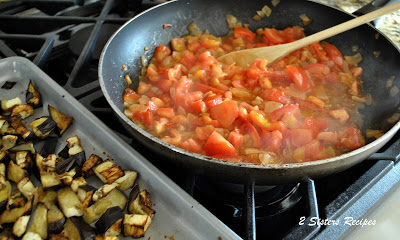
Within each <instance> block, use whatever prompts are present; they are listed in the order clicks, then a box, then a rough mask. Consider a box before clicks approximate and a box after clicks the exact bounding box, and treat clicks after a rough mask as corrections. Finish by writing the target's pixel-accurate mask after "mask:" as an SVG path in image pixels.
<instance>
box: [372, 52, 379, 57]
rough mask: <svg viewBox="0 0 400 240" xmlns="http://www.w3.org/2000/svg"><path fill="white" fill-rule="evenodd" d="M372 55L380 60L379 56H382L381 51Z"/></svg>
mask: <svg viewBox="0 0 400 240" xmlns="http://www.w3.org/2000/svg"><path fill="white" fill-rule="evenodd" d="M372 54H373V55H374V57H376V58H378V57H379V55H381V52H380V51H373V52H372Z"/></svg>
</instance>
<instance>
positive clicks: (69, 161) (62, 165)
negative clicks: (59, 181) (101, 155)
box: [56, 156, 76, 174]
mask: <svg viewBox="0 0 400 240" xmlns="http://www.w3.org/2000/svg"><path fill="white" fill-rule="evenodd" d="M75 166H76V158H75V157H74V156H72V157H69V158H66V159H61V160H60V161H59V162H57V163H56V172H57V173H58V174H63V173H66V172H68V171H71V170H72V169H74V167H75Z"/></svg>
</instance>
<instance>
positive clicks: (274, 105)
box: [264, 101, 283, 113]
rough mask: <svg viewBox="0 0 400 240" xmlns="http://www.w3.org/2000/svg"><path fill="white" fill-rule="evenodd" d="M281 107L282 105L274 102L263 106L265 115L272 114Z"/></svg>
mask: <svg viewBox="0 0 400 240" xmlns="http://www.w3.org/2000/svg"><path fill="white" fill-rule="evenodd" d="M281 107H283V104H282V103H279V102H274V101H268V102H266V103H265V105H264V112H265V113H272V112H273V111H275V110H277V109H279V108H281Z"/></svg>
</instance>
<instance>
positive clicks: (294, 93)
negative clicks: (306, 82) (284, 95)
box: [286, 83, 307, 100]
mask: <svg viewBox="0 0 400 240" xmlns="http://www.w3.org/2000/svg"><path fill="white" fill-rule="evenodd" d="M286 91H287V92H288V93H289V94H290V95H291V96H293V97H295V98H300V99H302V100H306V98H307V95H306V93H305V92H304V91H301V90H300V89H299V88H298V87H296V85H295V84H294V83H292V84H290V86H289V87H286Z"/></svg>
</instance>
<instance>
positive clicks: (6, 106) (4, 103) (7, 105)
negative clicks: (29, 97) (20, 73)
mask: <svg viewBox="0 0 400 240" xmlns="http://www.w3.org/2000/svg"><path fill="white" fill-rule="evenodd" d="M21 104H22V101H21V99H20V98H19V97H16V98H13V99H10V100H1V108H2V109H3V111H4V112H9V111H10V110H11V109H12V108H13V107H15V106H18V105H21Z"/></svg>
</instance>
